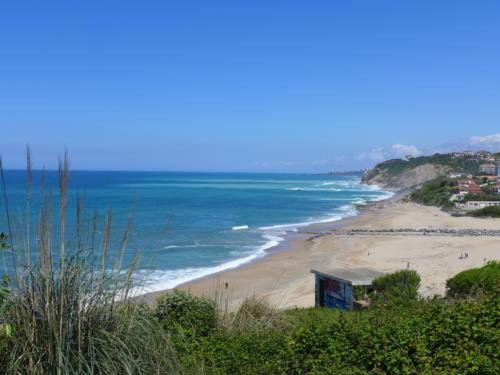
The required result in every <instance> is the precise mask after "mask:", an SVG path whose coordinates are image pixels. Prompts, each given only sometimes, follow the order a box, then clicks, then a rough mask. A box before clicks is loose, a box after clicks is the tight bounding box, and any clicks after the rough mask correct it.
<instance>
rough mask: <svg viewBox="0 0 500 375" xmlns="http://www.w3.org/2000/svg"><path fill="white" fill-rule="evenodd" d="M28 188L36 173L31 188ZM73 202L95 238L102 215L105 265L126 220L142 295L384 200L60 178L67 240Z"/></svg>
mask: <svg viewBox="0 0 500 375" xmlns="http://www.w3.org/2000/svg"><path fill="white" fill-rule="evenodd" d="M6 178H7V189H8V196H9V207H10V210H11V213H17V212H19V211H20V210H22V208H23V207H24V206H23V205H24V204H23V197H24V196H25V188H24V178H25V176H24V173H22V172H18V171H7V173H6ZM38 180H39V173H36V174H35V186H36V185H37V184H38ZM47 184H48V185H49V186H53V187H54V191H57V189H56V186H57V185H56V184H57V174H56V173H55V172H49V173H48V176H47ZM77 193H79V194H80V195H81V196H82V199H83V202H84V204H83V206H84V212H86V216H88V217H90V216H91V215H92V212H93V210H94V209H96V210H98V212H99V213H100V219H101V220H100V228H102V227H103V225H104V215H105V213H106V211H107V209H108V208H109V207H111V208H112V210H113V237H112V239H113V245H114V246H113V248H112V250H111V253H112V255H113V254H114V255H116V254H117V248H118V244H119V241H120V239H121V235H122V234H123V230H124V229H125V227H126V223H127V219H128V217H129V215H130V216H131V217H132V220H133V230H132V233H131V236H130V240H129V244H128V247H127V252H126V260H131V259H132V257H133V255H134V254H135V252H136V251H138V252H139V253H140V254H142V257H141V263H140V266H139V269H138V271H137V272H138V276H140V275H145V276H147V277H146V280H147V281H146V282H147V284H146V288H145V289H146V291H154V290H162V289H166V288H171V287H174V286H176V285H178V284H180V283H182V282H186V281H189V280H192V279H195V278H198V277H202V276H206V275H208V274H211V273H214V272H217V271H222V270H225V269H230V268H234V267H237V266H239V265H241V264H244V263H246V262H250V261H253V260H255V259H258V258H261V257H263V256H265V255H266V253H267V250H268V249H270V248H272V247H274V246H276V245H278V244H279V243H280V242H282V241H283V240H284V236H285V235H286V233H287V232H294V231H297V229H298V228H299V227H302V226H306V225H308V224H313V223H320V222H329V221H335V220H340V219H341V218H343V217H347V216H352V215H355V214H356V210H355V207H354V205H355V204H363V203H365V202H368V201H374V200H381V199H384V198H387V197H388V196H389V195H390V194H389V193H386V192H383V191H381V190H380V189H378V188H377V187H373V186H365V185H361V184H360V176H356V175H353V176H342V177H333V176H323V175H296V174H243V173H242V174H236V173H231V174H229V173H227V174H226V173H149V172H83V171H79V172H71V175H70V190H69V202H68V216H69V222H68V228H69V229H68V231H69V232H70V233H71V228H72V227H73V228H74V225H75V220H74V217H75V214H74V212H75V206H76V195H77ZM36 196H37V194H36V193H35V194H34V195H33V197H34V198H36ZM3 211H5V210H4V208H3V207H2V221H0V225H2V227H1V228H0V230H1V231H5V229H4V228H6V222H5V219H4V217H5V212H3ZM35 211H36V209H35ZM84 216H85V215H84ZM13 227H14V230H15V229H16V228H15V225H14V226H13ZM68 237H69V238H71V234H70V235H69V236H68Z"/></svg>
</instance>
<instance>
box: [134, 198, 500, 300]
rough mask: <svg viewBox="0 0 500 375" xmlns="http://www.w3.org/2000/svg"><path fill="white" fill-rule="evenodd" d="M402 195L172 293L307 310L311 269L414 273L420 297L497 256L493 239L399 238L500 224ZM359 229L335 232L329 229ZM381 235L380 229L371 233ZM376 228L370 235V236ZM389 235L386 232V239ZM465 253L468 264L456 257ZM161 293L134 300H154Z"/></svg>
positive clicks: (299, 235) (313, 228) (316, 228)
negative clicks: (252, 299) (418, 278)
mask: <svg viewBox="0 0 500 375" xmlns="http://www.w3.org/2000/svg"><path fill="white" fill-rule="evenodd" d="M403 196H404V194H395V195H394V196H393V197H391V198H389V199H386V200H383V201H378V202H373V203H369V204H367V205H366V206H363V207H361V209H360V210H359V213H358V214H357V215H356V216H353V217H347V218H344V219H342V220H338V221H333V222H330V223H319V224H313V225H309V226H307V227H303V228H299V230H298V231H297V232H296V233H293V234H292V236H290V237H289V236H287V238H286V240H287V241H286V247H285V248H281V249H275V248H273V250H272V251H269V253H268V254H267V255H266V256H265V257H262V258H259V259H257V260H255V261H253V262H250V263H245V264H243V265H241V266H239V267H237V268H233V269H228V270H224V271H222V272H219V273H216V274H211V275H207V276H205V277H203V278H200V279H196V280H192V281H189V282H187V283H184V284H181V285H179V286H177V287H176V289H180V290H185V291H189V292H190V293H193V294H194V295H199V296H207V297H210V298H217V299H218V300H219V301H220V300H221V299H223V300H224V301H225V305H226V308H228V309H234V308H236V307H237V306H238V305H239V304H241V302H243V301H244V299H245V298H248V297H251V296H254V295H255V296H259V297H265V298H269V299H270V300H271V301H272V302H273V303H274V304H275V305H276V306H278V307H282V308H293V307H311V306H314V277H313V275H312V274H311V273H310V270H311V269H313V268H317V267H321V268H333V267H341V268H355V267H368V268H373V269H376V270H379V271H381V272H394V271H396V270H400V269H406V268H408V267H409V268H410V269H415V270H416V271H417V272H418V273H419V274H420V276H421V278H422V283H421V288H420V294H421V295H422V296H424V297H432V296H433V295H436V294H437V295H443V294H444V292H445V283H446V280H447V279H448V278H449V277H451V276H453V275H455V274H456V273H458V272H460V271H462V270H465V269H468V268H473V267H479V266H482V265H483V264H484V262H485V261H487V260H493V259H500V250H498V244H499V243H500V239H499V238H498V237H491V236H489V237H488V236H475V237H474V236H454V235H452V234H447V233H442V234H440V235H439V236H425V235H422V234H420V235H412V236H411V237H409V236H408V235H403V234H398V232H399V231H400V230H403V229H410V230H413V231H415V230H422V229H428V228H434V229H438V228H442V229H447V230H464V229H473V230H478V231H480V230H497V231H498V230H499V229H500V219H481V218H471V217H458V218H457V217H453V216H451V215H449V214H447V213H445V212H443V211H441V210H440V209H438V208H436V207H429V206H422V205H418V204H415V203H409V202H404V201H403V200H402V197H403ZM338 228H342V229H346V230H347V231H354V232H355V231H356V230H360V229H361V230H363V231H364V233H363V235H340V234H337V233H336V231H335V229H338ZM377 230H380V231H377ZM371 231H375V232H374V233H370V232H371ZM388 233H390V234H388ZM464 252H468V254H469V257H468V258H467V259H461V257H460V255H461V254H462V253H464ZM164 292H165V291H160V292H153V293H148V294H145V295H143V296H142V297H141V298H142V299H143V300H145V301H146V302H148V303H154V301H155V300H156V298H157V297H158V296H159V295H160V294H162V293H164Z"/></svg>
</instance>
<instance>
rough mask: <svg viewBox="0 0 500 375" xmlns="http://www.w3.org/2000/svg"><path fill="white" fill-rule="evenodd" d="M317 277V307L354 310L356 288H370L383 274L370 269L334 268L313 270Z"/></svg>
mask: <svg viewBox="0 0 500 375" xmlns="http://www.w3.org/2000/svg"><path fill="white" fill-rule="evenodd" d="M311 272H312V273H314V275H315V277H316V283H315V305H316V307H333V308H341V309H344V310H352V309H353V308H354V307H355V305H356V301H355V298H354V287H356V286H363V287H367V288H369V287H370V286H371V285H372V283H373V280H374V279H376V278H377V277H379V276H382V275H383V273H382V272H379V271H375V270H373V269H370V268H333V269H325V270H323V269H317V270H311Z"/></svg>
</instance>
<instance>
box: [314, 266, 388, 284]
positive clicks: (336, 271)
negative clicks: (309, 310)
mask: <svg viewBox="0 0 500 375" xmlns="http://www.w3.org/2000/svg"><path fill="white" fill-rule="evenodd" d="M311 272H312V273H315V274H319V275H322V276H326V277H331V278H335V279H340V280H344V281H347V282H349V283H351V284H352V285H371V284H372V282H373V280H374V279H376V278H377V277H379V276H382V275H383V274H384V273H383V272H380V271H376V270H374V269H371V268H330V269H328V268H327V269H322V268H319V269H317V270H316V269H313V270H311Z"/></svg>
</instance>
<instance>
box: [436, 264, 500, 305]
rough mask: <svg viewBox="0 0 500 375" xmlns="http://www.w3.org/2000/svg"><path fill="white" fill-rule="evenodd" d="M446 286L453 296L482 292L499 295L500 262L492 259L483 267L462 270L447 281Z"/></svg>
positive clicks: (449, 294)
mask: <svg viewBox="0 0 500 375" xmlns="http://www.w3.org/2000/svg"><path fill="white" fill-rule="evenodd" d="M446 288H447V292H446V293H447V295H448V296H449V297H453V298H461V297H467V296H474V295H477V294H481V293H491V294H496V295H499V292H500V262H498V261H490V262H488V263H487V264H486V265H485V266H483V267H480V268H473V269H470V270H465V271H462V272H460V273H459V274H457V275H455V276H454V277H452V278H451V279H449V280H448V281H447V282H446Z"/></svg>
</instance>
